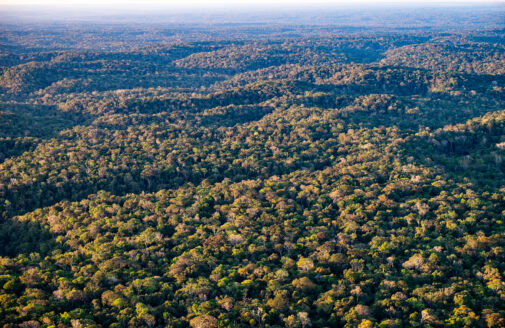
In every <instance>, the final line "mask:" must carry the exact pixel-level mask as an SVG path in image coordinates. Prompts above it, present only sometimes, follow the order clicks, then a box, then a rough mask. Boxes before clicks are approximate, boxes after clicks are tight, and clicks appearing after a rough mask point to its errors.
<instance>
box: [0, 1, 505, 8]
mask: <svg viewBox="0 0 505 328" xmlns="http://www.w3.org/2000/svg"><path fill="white" fill-rule="evenodd" d="M415 2H417V3H418V4H422V3H426V4H437V3H445V4H454V3H469V2H474V3H486V2H487V3H505V0H485V1H482V0H480V1H479V0H442V1H441V0H418V1H415ZM364 3H371V4H408V3H412V1H406V0H403V1H400V0H316V1H308V0H255V1H253V0H245V1H244V0H0V5H9V6H19V5H30V6H59V7H74V6H76V7H97V6H101V7H104V6H105V7H107V6H109V7H116V6H118V7H122V8H124V7H157V6H159V7H179V8H180V7H182V8H191V7H199V8H201V7H214V6H217V7H223V6H234V7H237V6H255V7H257V6H266V5H280V6H286V7H288V6H293V5H314V4H316V5H323V4H324V5H350V4H364ZM239 4H240V5H239Z"/></svg>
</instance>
